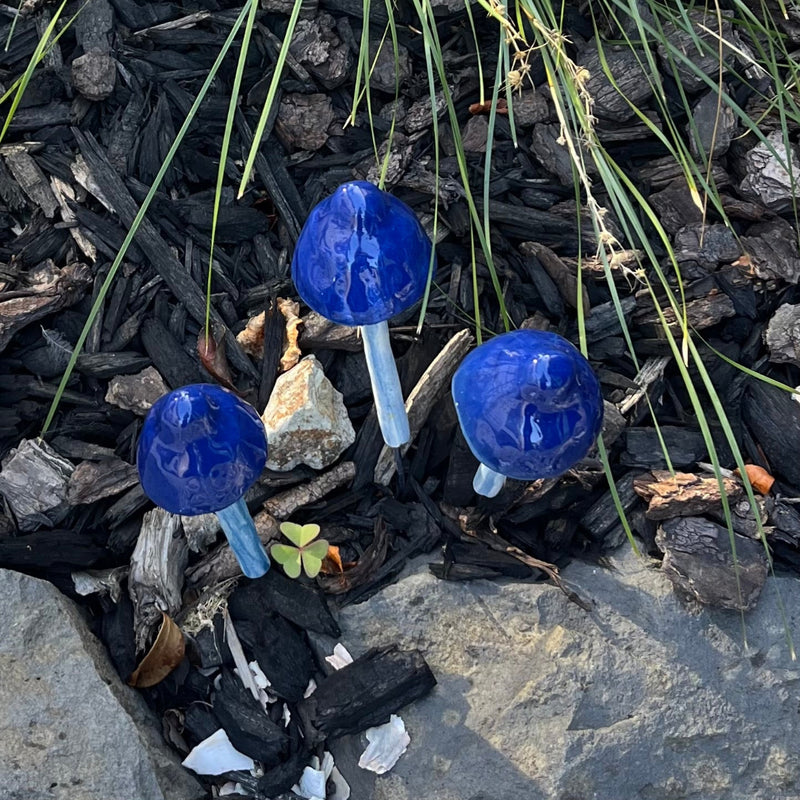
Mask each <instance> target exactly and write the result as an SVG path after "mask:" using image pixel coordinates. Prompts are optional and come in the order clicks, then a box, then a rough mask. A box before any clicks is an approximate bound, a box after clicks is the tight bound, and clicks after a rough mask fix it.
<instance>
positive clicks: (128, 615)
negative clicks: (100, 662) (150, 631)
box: [100, 592, 137, 681]
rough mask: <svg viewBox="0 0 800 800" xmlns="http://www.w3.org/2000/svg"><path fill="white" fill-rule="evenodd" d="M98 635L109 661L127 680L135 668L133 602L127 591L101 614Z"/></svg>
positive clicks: (123, 678)
mask: <svg viewBox="0 0 800 800" xmlns="http://www.w3.org/2000/svg"><path fill="white" fill-rule="evenodd" d="M100 635H101V636H102V638H103V641H104V642H105V644H106V647H107V648H108V653H109V655H110V656H111V661H112V663H113V664H114V667H115V668H116V670H117V673H118V674H119V676H120V677H121V678H122V680H124V681H127V680H128V677H129V676H130V674H131V673H132V672H133V670H134V669H135V668H136V663H137V659H136V642H135V640H134V635H133V603H132V602H131V599H130V597H128V595H127V593H125V592H123V593H122V594H121V595H120V598H119V602H117V603H114V604H113V605H112V606H111V609H110V610H109V611H107V612H106V613H105V614H103V619H102V622H101V625H100Z"/></svg>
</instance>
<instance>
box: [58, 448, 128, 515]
mask: <svg viewBox="0 0 800 800" xmlns="http://www.w3.org/2000/svg"><path fill="white" fill-rule="evenodd" d="M138 480H139V473H138V472H137V471H136V467H135V466H134V465H133V464H128V463H127V462H126V461H123V460H122V459H121V458H106V459H103V460H102V461H84V462H83V463H82V464H79V465H78V466H77V467H76V468H75V471H74V472H73V473H72V475H71V476H70V479H69V484H68V485H67V502H68V503H69V504H70V505H73V506H77V505H82V504H84V503H94V502H97V501H98V500H102V499H103V498H104V497H113V496H114V495H115V494H119V493H120V492H124V491H125V490H126V489H129V488H130V487H131V486H134V485H135V484H136V483H137V481H138Z"/></svg>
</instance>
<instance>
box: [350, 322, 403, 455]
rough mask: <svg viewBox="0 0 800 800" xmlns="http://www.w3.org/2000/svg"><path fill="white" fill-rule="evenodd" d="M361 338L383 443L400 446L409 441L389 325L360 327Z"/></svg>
mask: <svg viewBox="0 0 800 800" xmlns="http://www.w3.org/2000/svg"><path fill="white" fill-rule="evenodd" d="M361 336H362V338H363V340H364V355H365V356H366V357H367V369H368V370H369V377H370V381H371V382H372V394H373V396H374V398H375V408H376V409H377V411H378V423H379V424H380V426H381V433H382V434H383V440H384V441H385V442H386V444H388V445H389V447H400V445H402V444H405V443H406V442H407V441H408V440H409V439H410V438H411V431H410V429H409V427H408V417H407V416H406V407H405V403H404V402H403V390H402V389H401V388H400V376H399V375H398V374H397V364H395V361H394V355H393V354H392V345H391V343H390V342H389V326H388V324H387V323H385V322H378V323H377V324H375V325H362V326H361Z"/></svg>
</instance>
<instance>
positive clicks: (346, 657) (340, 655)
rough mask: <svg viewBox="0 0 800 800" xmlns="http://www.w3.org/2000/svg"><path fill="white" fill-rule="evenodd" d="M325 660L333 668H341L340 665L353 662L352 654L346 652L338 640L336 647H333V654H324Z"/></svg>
mask: <svg viewBox="0 0 800 800" xmlns="http://www.w3.org/2000/svg"><path fill="white" fill-rule="evenodd" d="M325 660H326V661H327V662H328V663H329V664H330V665H331V666H332V667H333V668H334V669H341V668H342V667H346V666H347V665H348V664H352V663H353V656H351V655H350V653H348V652H347V648H346V647H345V646H344V645H343V644H342V643H341V642H339V644H337V645H336V647H334V648H333V655H332V656H325Z"/></svg>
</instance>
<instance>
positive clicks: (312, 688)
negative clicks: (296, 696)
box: [303, 678, 317, 698]
mask: <svg viewBox="0 0 800 800" xmlns="http://www.w3.org/2000/svg"><path fill="white" fill-rule="evenodd" d="M316 691H317V682H316V681H315V680H314V679H313V678H309V679H308V686H306V690H305V691H304V692H303V698H306V697H311V695H312V694H314V692H316Z"/></svg>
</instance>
